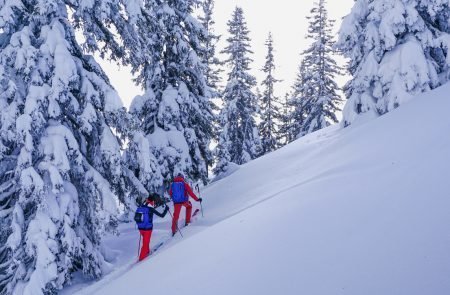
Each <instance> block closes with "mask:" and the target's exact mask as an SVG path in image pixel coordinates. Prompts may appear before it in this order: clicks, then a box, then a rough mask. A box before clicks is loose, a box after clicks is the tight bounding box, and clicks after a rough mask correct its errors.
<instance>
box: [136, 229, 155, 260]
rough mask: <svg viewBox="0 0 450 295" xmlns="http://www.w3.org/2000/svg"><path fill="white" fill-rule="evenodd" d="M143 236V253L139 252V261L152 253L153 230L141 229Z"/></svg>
mask: <svg viewBox="0 0 450 295" xmlns="http://www.w3.org/2000/svg"><path fill="white" fill-rule="evenodd" d="M139 232H140V234H141V236H142V247H141V253H140V254H139V261H142V260H144V259H145V258H146V257H147V256H148V254H149V253H150V238H151V235H152V231H151V230H139Z"/></svg>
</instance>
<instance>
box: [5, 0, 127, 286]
mask: <svg viewBox="0 0 450 295" xmlns="http://www.w3.org/2000/svg"><path fill="white" fill-rule="evenodd" d="M103 4H105V3H103ZM108 4H109V5H100V6H97V7H95V8H94V3H93V2H83V3H79V2H76V1H59V0H45V1H43V0H42V1H38V0H22V1H5V0H2V1H0V16H1V17H0V34H1V38H0V46H1V51H0V216H1V217H2V218H0V231H1V232H0V274H1V275H0V294H55V293H56V292H57V291H58V290H60V289H61V288H62V287H63V285H64V284H66V283H68V282H70V280H71V276H72V273H73V272H75V271H78V270H81V271H82V272H83V273H84V274H85V275H86V276H88V277H91V278H96V277H99V276H101V275H102V273H103V271H104V270H105V269H106V267H107V263H106V261H105V257H104V256H103V254H102V251H101V249H100V243H101V237H102V235H103V234H104V233H105V232H106V231H113V230H114V229H115V227H116V224H117V218H118V208H117V203H119V202H121V203H122V204H124V205H125V206H128V205H129V202H128V200H127V199H126V196H127V194H128V190H129V189H130V185H131V183H132V181H130V178H129V176H130V175H128V173H127V168H126V166H125V163H124V162H123V159H122V156H121V148H122V146H123V141H124V140H125V139H126V138H127V137H128V135H129V133H130V130H132V129H131V128H129V127H130V118H129V117H128V116H127V114H126V111H125V109H124V107H123V106H122V103H121V101H120V98H119V97H118V95H117V93H116V92H115V91H114V89H113V88H112V87H111V85H110V83H109V80H108V78H107V77H106V75H105V73H104V72H103V71H102V70H101V68H100V67H99V65H98V64H97V63H96V62H95V60H94V59H93V58H92V56H88V55H85V54H84V52H83V50H82V48H81V46H80V45H79V44H78V43H77V40H76V39H75V30H74V27H73V25H74V24H75V25H76V26H80V28H81V29H82V31H83V32H84V33H85V35H86V36H88V35H89V36H90V39H87V40H86V44H85V48H90V49H91V50H99V45H98V44H97V43H96V42H98V41H100V40H102V41H107V40H108V38H110V37H111V36H113V33H112V31H113V29H112V28H110V26H109V25H111V23H109V25H108V23H103V22H102V19H103V18H104V19H105V20H106V19H113V18H114V16H113V15H115V14H119V15H125V14H126V12H125V11H124V10H123V8H122V7H123V6H121V4H120V3H118V2H111V3H108ZM68 7H70V8H71V9H72V11H71V12H72V16H73V18H74V20H73V22H71V21H69V11H68ZM93 11H96V12H97V13H96V14H92V13H93ZM80 15H83V16H84V17H86V18H83V17H80ZM88 16H89V17H88ZM86 19H89V20H93V21H95V22H94V23H87V21H86ZM125 24H126V22H121V23H119V22H118V23H117V25H118V26H122V25H124V26H123V27H121V30H122V29H123V30H128V29H129V27H125ZM88 32H89V33H88ZM109 41H111V42H109V43H108V42H107V43H105V44H104V45H102V46H104V47H103V49H102V50H103V53H104V54H106V53H107V52H109V54H110V55H111V57H112V58H117V59H122V58H125V55H124V52H125V51H124V47H122V44H121V43H122V42H120V41H117V40H116V41H117V42H114V41H112V40H109Z"/></svg>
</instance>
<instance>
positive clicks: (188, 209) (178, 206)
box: [172, 201, 192, 233]
mask: <svg viewBox="0 0 450 295" xmlns="http://www.w3.org/2000/svg"><path fill="white" fill-rule="evenodd" d="M173 206H174V208H175V212H173V219H172V233H175V232H176V231H177V224H178V218H179V217H180V212H181V207H183V206H184V207H186V223H189V222H191V214H192V204H191V202H189V201H187V202H184V203H180V204H174V205H173Z"/></svg>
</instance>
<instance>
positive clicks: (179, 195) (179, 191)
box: [172, 182, 187, 203]
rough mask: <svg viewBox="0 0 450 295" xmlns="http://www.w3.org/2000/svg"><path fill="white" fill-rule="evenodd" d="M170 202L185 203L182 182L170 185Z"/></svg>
mask: <svg viewBox="0 0 450 295" xmlns="http://www.w3.org/2000/svg"><path fill="white" fill-rule="evenodd" d="M172 201H173V202H174V203H184V202H186V201H187V198H186V192H185V188H184V182H174V183H172Z"/></svg>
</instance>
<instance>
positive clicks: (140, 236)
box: [138, 233, 142, 258]
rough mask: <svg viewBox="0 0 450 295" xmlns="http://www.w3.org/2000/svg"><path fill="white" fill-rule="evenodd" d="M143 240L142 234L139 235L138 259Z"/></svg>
mask: <svg viewBox="0 0 450 295" xmlns="http://www.w3.org/2000/svg"><path fill="white" fill-rule="evenodd" d="M141 238H142V235H141V233H139V244H138V258H139V249H141Z"/></svg>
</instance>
